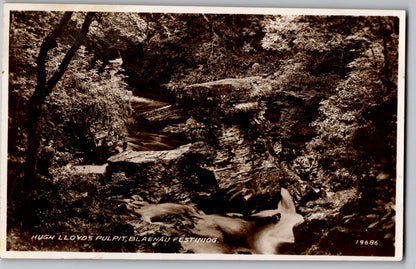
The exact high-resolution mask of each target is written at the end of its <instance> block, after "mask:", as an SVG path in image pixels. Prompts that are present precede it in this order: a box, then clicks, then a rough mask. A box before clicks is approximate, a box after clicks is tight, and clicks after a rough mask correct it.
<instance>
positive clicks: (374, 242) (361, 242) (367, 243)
mask: <svg viewBox="0 0 416 269" xmlns="http://www.w3.org/2000/svg"><path fill="white" fill-rule="evenodd" d="M355 244H356V245H359V246H380V242H379V241H378V240H359V239H357V240H356V241H355Z"/></svg>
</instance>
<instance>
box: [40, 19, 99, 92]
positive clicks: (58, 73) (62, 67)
mask: <svg viewBox="0 0 416 269" xmlns="http://www.w3.org/2000/svg"><path fill="white" fill-rule="evenodd" d="M94 15H95V12H88V13H87V16H86V17H85V20H84V23H83V24H82V29H81V31H80V32H79V34H78V36H77V38H76V39H75V42H74V44H72V47H71V48H70V49H69V51H68V52H67V53H66V55H65V57H64V59H63V60H62V62H61V64H60V65H59V67H58V70H57V71H56V72H55V74H53V76H52V77H51V78H50V79H49V81H48V83H47V84H46V92H47V94H49V93H50V91H51V90H52V88H53V87H54V86H55V85H56V83H58V81H59V80H60V79H61V77H62V75H63V74H64V73H65V70H66V69H67V67H68V65H69V63H70V62H71V59H72V57H74V55H75V52H76V51H77V50H78V49H79V47H80V46H81V43H82V41H83V40H84V39H85V37H86V36H87V33H88V29H89V27H90V24H91V22H92V21H93V18H94Z"/></svg>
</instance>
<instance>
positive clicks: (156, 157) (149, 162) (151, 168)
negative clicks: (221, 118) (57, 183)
mask: <svg viewBox="0 0 416 269" xmlns="http://www.w3.org/2000/svg"><path fill="white" fill-rule="evenodd" d="M203 149H204V145H203V143H195V144H187V145H183V146H180V147H178V148H176V149H173V150H161V151H126V152H123V153H120V154H117V155H115V156H112V157H110V158H109V159H108V167H107V180H109V181H110V182H109V184H110V185H111V184H113V185H114V187H115V188H113V190H114V192H113V193H111V194H110V195H112V196H114V195H124V196H127V195H129V194H130V195H134V194H138V195H141V196H142V198H143V199H146V200H149V201H151V202H163V201H165V202H169V201H185V202H190V201H193V200H194V199H198V197H200V196H201V195H204V197H205V198H206V199H214V196H215V194H216V192H217V190H218V183H217V180H216V177H215V174H214V172H213V171H211V170H210V169H208V168H206V167H204V166H203V163H204V160H205V159H206V158H207V157H206V156H204V155H203V153H200V152H199V151H201V150H203ZM110 189H111V188H110Z"/></svg>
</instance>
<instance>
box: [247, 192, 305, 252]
mask: <svg viewBox="0 0 416 269" xmlns="http://www.w3.org/2000/svg"><path fill="white" fill-rule="evenodd" d="M281 195H282V199H281V200H280V202H279V204H278V206H277V209H276V210H275V211H274V212H275V213H276V214H277V213H280V215H281V216H280V221H279V222H278V223H277V224H269V225H267V226H266V227H265V228H264V229H263V230H261V231H260V232H259V233H258V236H257V237H256V238H255V248H256V249H257V251H258V252H259V253H261V254H278V253H279V247H281V246H283V245H287V244H293V243H295V236H294V234H293V227H294V226H295V225H296V224H298V223H302V222H303V217H302V216H301V215H299V214H297V213H296V207H295V204H294V202H293V199H292V197H291V196H290V194H289V192H288V191H287V190H286V189H284V188H282V189H281ZM259 213H262V212H259ZM271 213H272V212H271Z"/></svg>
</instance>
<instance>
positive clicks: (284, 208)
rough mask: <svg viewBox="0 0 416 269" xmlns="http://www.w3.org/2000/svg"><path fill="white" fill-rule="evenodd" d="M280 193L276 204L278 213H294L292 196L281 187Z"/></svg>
mask: <svg viewBox="0 0 416 269" xmlns="http://www.w3.org/2000/svg"><path fill="white" fill-rule="evenodd" d="M280 194H281V196H282V198H281V200H280V201H279V204H278V205H277V210H278V211H279V212H280V213H288V214H290V213H291V214H296V207H295V203H294V202H293V199H292V196H290V193H289V192H288V190H286V189H285V188H281V190H280Z"/></svg>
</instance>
